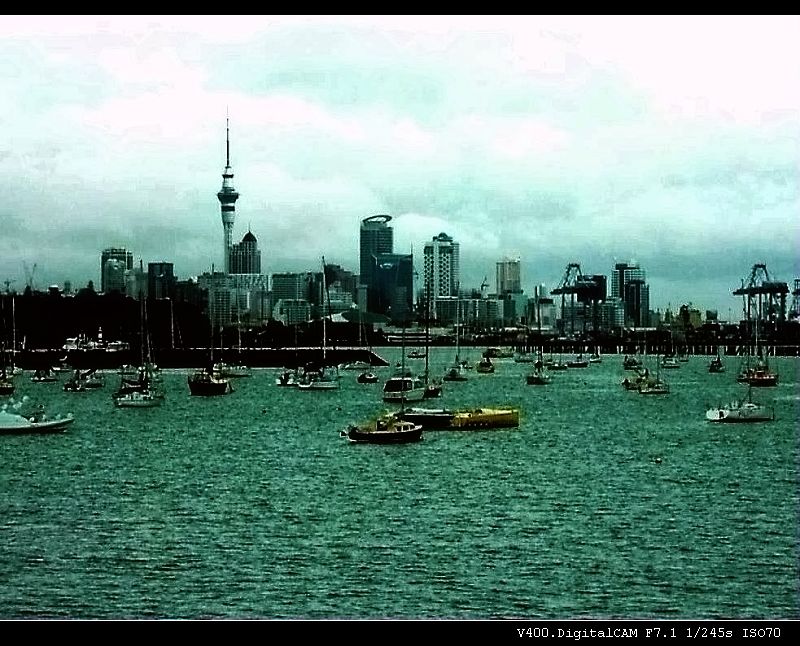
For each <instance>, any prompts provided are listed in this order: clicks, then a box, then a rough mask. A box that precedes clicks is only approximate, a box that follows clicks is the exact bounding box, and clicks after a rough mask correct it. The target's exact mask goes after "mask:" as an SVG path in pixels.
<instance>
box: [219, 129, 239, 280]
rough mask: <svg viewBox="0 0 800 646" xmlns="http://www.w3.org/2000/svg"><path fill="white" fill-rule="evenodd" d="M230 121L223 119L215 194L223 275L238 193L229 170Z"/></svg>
mask: <svg viewBox="0 0 800 646" xmlns="http://www.w3.org/2000/svg"><path fill="white" fill-rule="evenodd" d="M230 133H231V131H230V120H229V119H228V118H227V117H226V118H225V170H224V171H222V188H221V189H220V190H219V193H217V198H218V199H219V203H220V209H221V211H222V231H223V235H224V237H225V239H224V243H225V255H224V262H223V265H222V267H223V269H222V271H223V272H224V273H226V274H227V273H228V272H229V271H230V254H231V246H232V245H233V221H234V220H235V219H236V200H238V199H239V193H237V192H236V189H235V188H233V169H232V168H231V137H230Z"/></svg>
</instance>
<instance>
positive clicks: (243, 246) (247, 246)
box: [228, 230, 261, 274]
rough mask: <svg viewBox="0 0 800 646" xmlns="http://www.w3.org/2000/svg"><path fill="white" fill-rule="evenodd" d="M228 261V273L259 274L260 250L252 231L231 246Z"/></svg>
mask: <svg viewBox="0 0 800 646" xmlns="http://www.w3.org/2000/svg"><path fill="white" fill-rule="evenodd" d="M228 262H229V264H228V273H229V274H261V251H259V249H258V240H256V237H255V236H254V235H253V233H252V231H249V230H248V232H247V233H245V234H244V238H242V241H241V242H239V243H237V244H234V245H233V246H232V247H231V249H230V252H229V261H228Z"/></svg>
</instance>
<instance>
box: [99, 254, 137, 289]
mask: <svg viewBox="0 0 800 646" xmlns="http://www.w3.org/2000/svg"><path fill="white" fill-rule="evenodd" d="M130 269H133V253H132V252H130V251H128V250H127V249H125V247H109V248H108V249H103V252H102V253H101V254H100V291H101V292H103V293H107V292H112V291H118V292H124V291H125V272H126V271H128V270H130Z"/></svg>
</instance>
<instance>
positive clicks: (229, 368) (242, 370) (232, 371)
mask: <svg viewBox="0 0 800 646" xmlns="http://www.w3.org/2000/svg"><path fill="white" fill-rule="evenodd" d="M236 333H237V335H238V343H237V344H236V362H235V363H225V362H224V361H219V362H218V363H217V364H216V365H215V366H214V369H215V370H216V371H217V372H218V373H219V374H220V375H221V376H222V377H226V378H228V379H234V378H238V377H249V376H250V368H248V367H247V366H246V365H245V364H244V361H242V328H241V325H240V322H239V315H238V314H237V315H236ZM221 342H222V332H220V345H221V344H222V343H221Z"/></svg>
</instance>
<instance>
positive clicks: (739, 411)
mask: <svg viewBox="0 0 800 646" xmlns="http://www.w3.org/2000/svg"><path fill="white" fill-rule="evenodd" d="M706 419H707V420H708V421H709V422H721V423H746V422H770V421H772V420H774V419H775V410H774V409H772V408H767V407H766V406H764V405H762V404H757V403H755V402H754V401H753V386H752V385H751V384H748V386H747V401H740V400H734V401H732V402H731V403H730V404H727V405H726V406H717V407H716V408H709V409H708V410H707V411H706Z"/></svg>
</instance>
